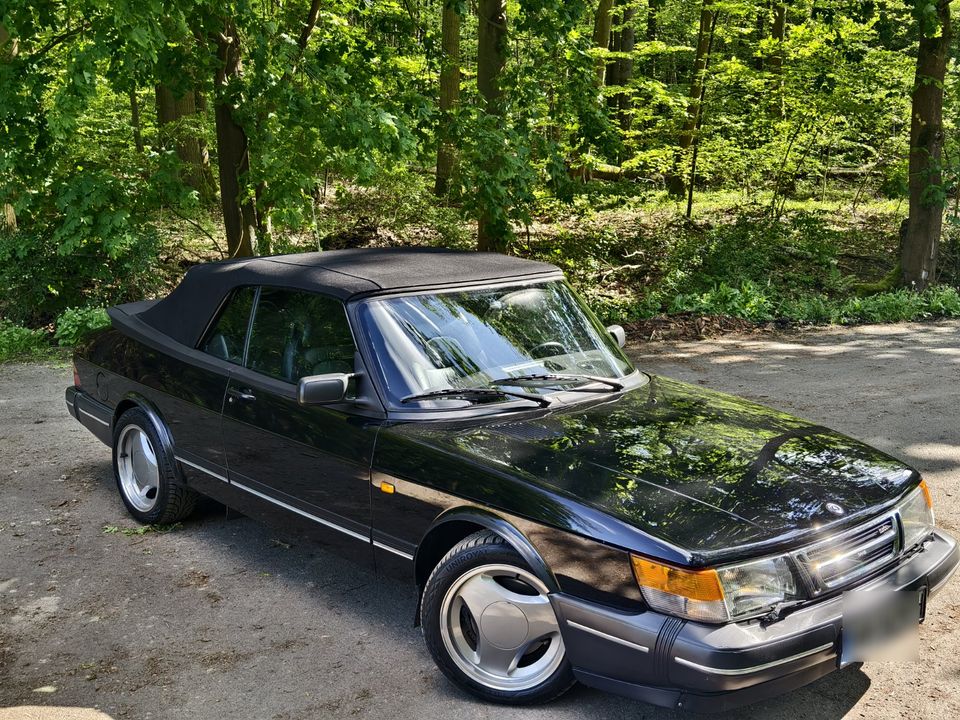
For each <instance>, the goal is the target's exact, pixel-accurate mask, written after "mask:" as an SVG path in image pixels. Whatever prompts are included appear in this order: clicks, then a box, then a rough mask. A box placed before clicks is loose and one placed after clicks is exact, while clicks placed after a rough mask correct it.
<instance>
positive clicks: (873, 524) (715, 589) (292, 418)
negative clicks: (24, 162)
mask: <svg viewBox="0 0 960 720" xmlns="http://www.w3.org/2000/svg"><path fill="white" fill-rule="evenodd" d="M110 317H111V319H112V322H113V328H112V329H110V330H107V331H105V332H103V333H102V334H100V335H98V336H97V337H95V338H94V339H93V340H91V341H90V342H89V343H88V344H87V345H86V346H85V347H83V348H81V349H80V350H79V351H78V353H77V355H76V359H75V373H74V375H75V379H74V385H73V386H72V387H70V388H68V389H67V392H66V401H67V407H68V409H69V411H70V413H71V414H72V415H73V416H74V417H75V418H76V419H77V420H79V421H80V422H81V423H83V425H84V426H86V427H87V428H88V429H89V430H91V431H92V432H93V434H94V435H96V436H97V437H98V438H99V439H100V440H102V441H103V442H104V443H106V444H107V445H110V446H111V447H112V448H113V465H114V471H115V474H116V481H117V486H118V488H119V491H120V496H121V497H122V498H123V502H124V503H125V505H126V507H127V509H128V510H129V511H130V513H131V514H132V515H133V516H134V517H135V518H136V519H137V520H139V521H140V522H144V523H170V522H174V521H177V520H180V519H182V518H184V517H186V516H187V515H188V514H189V513H190V511H191V510H192V509H193V507H194V503H195V501H196V499H197V496H198V494H203V495H207V496H210V497H212V498H215V499H217V500H219V501H221V502H222V503H225V504H226V505H227V506H229V507H232V508H236V509H238V510H239V511H241V512H243V513H246V514H249V515H254V516H259V517H271V516H272V517H273V518H274V519H278V520H280V521H281V522H283V523H284V524H285V525H286V526H288V527H292V526H293V525H295V524H299V525H301V526H303V527H304V528H306V529H308V531H309V532H310V533H311V534H312V535H314V536H316V537H318V538H320V539H322V540H323V541H324V542H325V543H327V544H329V545H333V546H336V548H338V549H341V550H344V551H347V552H352V554H353V555H354V556H355V557H357V558H358V559H360V560H362V561H366V562H369V563H371V564H374V565H375V566H376V567H377V569H378V571H383V572H390V573H394V572H398V571H399V572H404V573H407V574H408V575H409V576H410V577H412V578H413V579H414V580H415V582H416V583H417V585H418V586H419V588H420V590H421V600H420V607H419V613H418V620H419V622H420V623H421V626H422V629H423V635H424V639H425V640H426V643H427V646H428V647H429V650H430V652H431V653H432V655H433V657H434V659H435V660H436V662H437V665H438V666H439V667H440V669H441V670H442V671H443V672H444V673H445V674H446V675H447V676H448V677H449V678H450V679H451V680H453V681H454V682H455V683H457V684H458V685H460V686H461V687H463V688H466V689H467V690H469V691H471V692H473V693H475V694H477V695H479V696H481V697H483V698H486V699H489V700H494V701H500V702H511V703H523V702H535V701H543V700H548V699H550V698H553V697H555V696H557V695H559V694H560V693H562V692H564V691H565V690H566V689H567V688H569V687H570V686H571V684H572V683H573V682H574V681H575V680H579V681H580V682H582V683H584V684H587V685H591V686H594V687H598V688H603V689H606V690H610V691H613V692H617V693H622V694H624V695H628V696H631V697H634V698H640V699H643V700H646V701H648V702H651V703H655V704H657V705H663V706H667V707H682V708H689V709H693V710H706V711H712V710H723V709H727V708H730V707H735V706H737V705H741V704H743V703H747V702H752V701H755V700H758V699H760V698H764V697H769V696H771V695H775V694H778V693H782V692H785V691H787V690H790V689H792V688H796V687H798V686H800V685H803V684H805V683H808V682H811V681H812V680H814V679H816V678H819V677H821V676H823V675H825V674H827V673H829V672H831V671H832V670H834V669H836V668H838V667H841V666H843V665H845V664H848V663H851V662H857V661H859V660H861V659H862V658H863V656H864V655H865V654H868V649H869V648H871V647H874V646H875V645H876V642H874V641H873V640H872V639H871V638H873V637H874V636H877V635H879V636H881V640H882V639H883V636H884V634H885V633H888V632H889V630H890V628H891V627H892V626H893V625H894V624H897V623H893V624H888V622H887V620H888V619H890V618H898V619H899V622H900V624H901V625H904V626H905V627H907V628H909V627H913V628H914V633H915V632H916V627H917V625H918V623H919V622H921V621H922V620H923V617H924V613H925V611H926V601H927V598H928V597H929V596H931V595H933V594H934V593H935V592H936V591H937V590H939V589H940V588H941V587H943V585H944V584H945V583H946V582H947V580H948V578H949V577H950V575H951V574H952V573H953V571H954V570H955V569H956V567H957V564H958V558H960V554H958V549H957V544H956V542H955V541H954V540H953V539H952V538H951V537H949V536H948V535H946V534H945V533H943V532H941V531H940V530H938V529H936V528H935V526H934V520H933V512H932V509H931V502H930V494H929V491H928V490H927V487H926V485H925V484H924V482H923V481H922V480H921V478H920V476H919V474H918V473H917V472H916V471H915V470H913V469H911V468H910V467H907V466H906V465H904V464H903V463H901V462H899V461H897V460H895V459H893V458H891V457H889V456H887V455H885V454H883V453H881V452H879V451H877V450H874V449H873V448H870V447H868V446H866V445H863V444H861V443H859V442H857V441H855V440H851V439H850V438H847V437H845V436H843V435H840V434H837V433H835V432H832V431H830V430H828V429H827V428H824V427H821V426H818V425H813V424H810V423H808V422H804V421H803V420H798V419H797V418H794V417H791V416H789V415H785V414H783V413H780V412H777V411H774V410H770V409H768V408H764V407H761V406H759V405H755V404H753V403H750V402H746V401H744V400H740V399H737V398H734V397H731V396H728V395H723V394H720V393H717V392H712V391H708V390H703V389H700V388H697V387H693V386H690V385H686V384H684V383H680V382H676V381H674V380H669V379H667V378H663V377H656V376H652V375H649V374H646V373H643V372H641V371H639V370H637V369H635V368H634V367H633V366H632V365H631V364H630V362H629V361H628V360H627V358H626V357H625V356H624V354H623V353H622V351H621V346H622V345H623V342H624V337H623V330H622V329H621V328H619V327H613V328H604V327H602V326H601V325H600V324H599V323H598V321H597V320H596V318H595V317H594V316H593V315H592V314H591V313H590V311H589V310H588V309H587V308H586V307H585V306H584V304H583V303H582V302H581V301H580V300H579V299H578V298H577V296H576V295H575V294H574V293H573V292H572V290H571V289H570V287H569V286H568V285H567V284H566V282H565V281H564V278H563V276H562V274H561V273H560V271H559V270H558V269H557V268H555V267H553V266H552V265H547V264H544V263H538V262H531V261H526V260H520V259H516V258H510V257H504V256H500V255H493V254H475V253H457V252H446V251H436V250H407V249H396V250H344V251H335V252H324V253H308V254H302V255H288V256H280V257H267V258H257V259H245V260H236V261H228V262H222V263H213V264H209V265H201V266H197V267H194V268H192V269H191V270H190V271H189V272H188V273H187V274H186V277H185V278H184V280H183V282H182V283H181V284H180V286H179V287H178V288H177V289H176V290H174V291H173V292H172V293H171V294H170V295H169V296H168V297H166V298H164V299H162V300H159V301H144V302H138V303H132V304H128V305H121V306H118V307H115V308H112V309H111V310H110ZM867 590H869V591H875V592H865V591H867ZM884 591H895V592H884ZM867 596H869V597H872V598H879V600H877V602H876V603H874V605H873V606H872V607H874V608H875V609H879V610H882V611H883V612H870V613H863V612H860V613H856V614H855V613H854V612H853V610H850V609H849V608H853V607H860V606H861V605H857V606H854V605H849V606H848V605H847V601H848V600H850V599H851V598H853V597H861V598H862V597H867ZM884 598H887V599H884ZM904 598H906V599H907V602H903V599H904ZM845 608H846V609H845ZM891 608H896V611H895V612H894V611H892V610H891ZM871 617H873V618H884V620H883V622H882V623H879V626H878V622H873V623H872V626H871V622H870V618H871ZM904 618H905V620H904Z"/></svg>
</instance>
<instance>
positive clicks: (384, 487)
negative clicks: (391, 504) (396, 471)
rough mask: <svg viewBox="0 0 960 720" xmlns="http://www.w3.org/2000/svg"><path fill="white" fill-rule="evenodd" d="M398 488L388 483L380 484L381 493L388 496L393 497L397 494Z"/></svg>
mask: <svg viewBox="0 0 960 720" xmlns="http://www.w3.org/2000/svg"><path fill="white" fill-rule="evenodd" d="M396 490H397V489H396V488H395V487H394V486H393V485H392V484H391V483H388V482H382V483H380V492H383V493H386V494H387V495H393V493H394V492H396Z"/></svg>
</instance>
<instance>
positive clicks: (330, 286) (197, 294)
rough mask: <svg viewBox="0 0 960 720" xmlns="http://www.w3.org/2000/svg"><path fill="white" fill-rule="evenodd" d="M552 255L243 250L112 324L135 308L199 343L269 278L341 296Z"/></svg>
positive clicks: (523, 266)
mask: <svg viewBox="0 0 960 720" xmlns="http://www.w3.org/2000/svg"><path fill="white" fill-rule="evenodd" d="M559 273H560V270H559V269H558V268H557V267H556V266H554V265H550V264H548V263H543V262H536V261H533V260H522V259H521V258H516V257H511V256H509V255H499V254H496V253H476V252H462V251H454V250H441V249H438V248H382V249H381V248H378V249H355V250H329V251H327V252H311V253H300V254H297V255H275V256H271V257H260V258H244V259H241V260H226V261H223V262H215V263H206V264H203V265H196V266H194V267H192V268H190V270H188V271H187V274H186V275H185V276H184V278H183V280H182V281H181V283H180V285H178V286H177V287H176V289H174V290H173V292H171V293H170V294H169V295H168V296H167V297H165V298H164V299H162V300H159V301H157V302H154V303H150V304H145V303H132V304H130V305H124V306H119V307H118V308H111V312H110V316H111V318H112V319H113V320H114V324H115V325H117V324H119V325H121V326H122V325H124V324H125V320H126V319H127V318H130V317H131V316H135V317H136V318H137V319H138V320H140V321H142V322H144V323H146V324H147V325H149V326H150V327H152V328H153V329H155V330H157V331H159V332H161V333H163V334H164V335H167V336H169V337H170V338H171V339H173V340H175V341H176V342H179V343H182V344H184V345H187V346H189V347H194V346H195V345H196V344H197V342H199V340H200V336H201V334H202V333H203V332H204V330H205V329H206V327H207V324H208V322H209V321H210V318H211V316H212V315H213V314H214V313H215V312H216V311H217V309H218V308H219V307H220V305H221V303H222V302H223V300H224V299H225V298H226V297H227V295H228V294H229V292H230V291H231V290H233V288H235V287H239V286H241V285H271V286H279V287H289V288H294V289H298V290H311V291H315V292H322V293H326V294H327V295H331V296H333V297H336V298H338V299H340V300H349V299H351V298H355V297H359V296H363V295H374V294H377V293H382V292H394V291H408V290H409V291H414V290H420V289H422V290H430V289H437V288H446V287H457V286H462V285H471V284H476V283H488V282H496V281H498V280H511V279H525V278H536V277H545V276H548V275H557V274H559Z"/></svg>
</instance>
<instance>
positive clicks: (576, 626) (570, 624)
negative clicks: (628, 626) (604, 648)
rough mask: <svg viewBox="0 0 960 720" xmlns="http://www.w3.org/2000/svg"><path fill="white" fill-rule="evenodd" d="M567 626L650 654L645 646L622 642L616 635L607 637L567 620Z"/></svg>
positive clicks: (604, 634) (600, 632)
mask: <svg viewBox="0 0 960 720" xmlns="http://www.w3.org/2000/svg"><path fill="white" fill-rule="evenodd" d="M567 625H569V626H570V627H572V628H576V629H577V630H583V632H587V633H590V634H591V635H596V636H597V637H601V638H603V639H604V640H609V641H610V642H615V643H617V644H618V645H623V646H624V647H628V648H631V649H632V650H639V651H640V652H644V653H648V652H650V648H648V647H647V646H646V645H638V644H637V643H635V642H630V641H629V640H624V639H623V638H619V637H617V636H616V635H608V634H607V633H605V632H603V631H601V630H595V629H594V628H592V627H587V626H586V625H581V624H580V623H578V622H574V621H573V620H567Z"/></svg>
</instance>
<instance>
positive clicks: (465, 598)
mask: <svg viewBox="0 0 960 720" xmlns="http://www.w3.org/2000/svg"><path fill="white" fill-rule="evenodd" d="M547 593H548V590H547V587H546V586H545V585H544V584H543V582H542V581H541V580H540V579H539V578H537V577H536V576H535V575H534V574H533V572H532V571H531V570H530V567H529V566H528V565H527V563H526V562H525V561H524V560H523V558H522V557H521V556H520V554H519V553H518V552H517V551H516V550H514V549H513V548H512V547H510V545H508V544H507V543H506V542H505V541H504V540H503V538H501V537H500V536H499V535H496V534H495V533H492V532H489V531H483V532H478V533H476V534H474V535H471V536H470V537H468V538H466V539H464V540H463V541H461V542H460V543H459V544H457V545H456V546H455V547H454V548H453V549H451V550H450V552H448V553H447V554H446V555H445V556H444V557H443V559H442V560H440V562H439V563H438V564H437V566H436V568H434V570H433V572H432V573H431V574H430V577H429V579H428V580H427V583H426V586H425V587H424V591H423V601H422V603H421V623H420V624H421V628H422V630H423V637H424V640H425V641H426V644H427V648H428V649H429V650H430V654H431V655H432V656H433V659H434V662H436V664H437V666H438V667H439V668H440V670H441V671H442V672H443V674H444V675H446V676H447V677H448V678H449V679H450V680H452V681H453V682H454V683H455V684H457V685H458V686H460V687H461V688H463V689H464V690H466V691H468V692H470V693H472V694H473V695H476V696H478V697H480V698H482V699H484V700H488V701H491V702H497V703H505V704H512V705H527V704H533V703H542V702H547V701H548V700H552V699H554V698H556V697H559V696H560V695H562V694H563V693H564V692H566V691H567V690H569V689H570V687H571V686H572V685H573V683H574V678H573V672H572V670H571V669H570V663H569V662H568V661H567V659H566V652H565V650H564V646H563V638H562V637H561V636H560V626H559V623H558V622H557V617H556V614H555V613H554V612H553V607H552V606H551V605H550V600H549V599H548V598H547Z"/></svg>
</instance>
